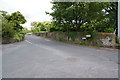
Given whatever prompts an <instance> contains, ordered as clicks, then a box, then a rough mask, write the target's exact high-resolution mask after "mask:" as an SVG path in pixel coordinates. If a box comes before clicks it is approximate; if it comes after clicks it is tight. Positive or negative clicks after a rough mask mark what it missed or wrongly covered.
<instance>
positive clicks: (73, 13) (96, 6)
mask: <svg viewBox="0 0 120 80" xmlns="http://www.w3.org/2000/svg"><path fill="white" fill-rule="evenodd" d="M52 4H53V7H52V10H53V12H52V13H49V12H46V13H47V14H49V15H51V16H52V17H53V22H54V23H56V25H57V26H58V27H63V29H64V30H65V31H68V30H70V31H80V32H83V31H98V32H109V31H110V32H114V30H115V29H116V27H115V26H116V25H115V24H116V15H117V14H116V12H117V4H116V2H52Z"/></svg>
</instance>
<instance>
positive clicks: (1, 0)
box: [0, 0, 52, 27]
mask: <svg viewBox="0 0 120 80" xmlns="http://www.w3.org/2000/svg"><path fill="white" fill-rule="evenodd" d="M50 1H51V0H0V9H1V10H5V11H7V12H8V13H13V12H16V11H20V12H21V13H22V14H23V15H24V16H25V18H26V19H27V23H26V24H24V26H27V27H30V23H31V22H32V21H50V20H51V17H50V16H48V15H46V14H45V11H48V12H51V11H52V10H51V7H52V4H51V3H50Z"/></svg>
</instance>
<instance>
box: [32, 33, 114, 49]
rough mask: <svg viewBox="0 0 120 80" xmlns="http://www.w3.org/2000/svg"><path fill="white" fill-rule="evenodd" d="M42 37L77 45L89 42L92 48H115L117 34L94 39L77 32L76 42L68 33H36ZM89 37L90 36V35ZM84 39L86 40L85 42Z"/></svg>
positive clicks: (102, 35) (99, 35) (99, 36)
mask: <svg viewBox="0 0 120 80" xmlns="http://www.w3.org/2000/svg"><path fill="white" fill-rule="evenodd" d="M34 34H36V35H39V36H41V37H48V38H51V39H55V40H64V41H72V42H75V43H80V42H87V43H89V45H92V46H94V45H95V46H108V47H110V46H114V45H115V34H113V33H97V34H96V35H94V37H93V36H92V35H91V37H89V38H88V37H86V34H84V33H80V32H77V36H76V37H75V39H74V40H72V38H71V37H69V39H68V35H67V33H66V32H49V33H34ZM88 35H89V34H88ZM82 38H86V39H85V40H83V39H82Z"/></svg>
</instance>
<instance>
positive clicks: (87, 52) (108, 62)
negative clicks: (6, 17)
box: [2, 35, 118, 78]
mask: <svg viewBox="0 0 120 80" xmlns="http://www.w3.org/2000/svg"><path fill="white" fill-rule="evenodd" d="M25 38H26V40H24V41H22V42H19V43H13V44H6V45H3V47H2V50H3V52H2V71H3V72H2V77H3V78H118V52H117V51H108V50H102V49H96V48H90V47H86V46H77V45H72V44H67V43H63V42H58V41H54V40H50V39H45V38H41V37H36V36H34V35H26V36H25Z"/></svg>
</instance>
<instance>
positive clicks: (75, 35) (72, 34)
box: [68, 32, 77, 41]
mask: <svg viewBox="0 0 120 80" xmlns="http://www.w3.org/2000/svg"><path fill="white" fill-rule="evenodd" d="M68 36H69V37H70V38H71V39H72V41H74V40H75V38H76V37H77V32H70V33H69V34H68Z"/></svg>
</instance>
